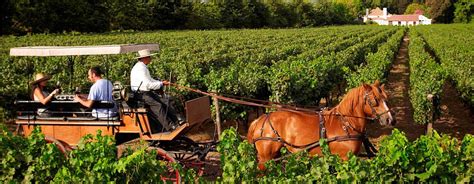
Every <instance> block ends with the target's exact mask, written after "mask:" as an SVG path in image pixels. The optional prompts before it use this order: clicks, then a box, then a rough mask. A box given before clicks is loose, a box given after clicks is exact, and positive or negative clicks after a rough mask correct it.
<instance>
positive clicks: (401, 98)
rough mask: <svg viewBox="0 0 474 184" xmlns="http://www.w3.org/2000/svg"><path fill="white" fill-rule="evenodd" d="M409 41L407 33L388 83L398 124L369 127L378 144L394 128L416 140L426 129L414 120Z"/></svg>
mask: <svg viewBox="0 0 474 184" xmlns="http://www.w3.org/2000/svg"><path fill="white" fill-rule="evenodd" d="M409 42H410V40H409V38H408V36H407V35H405V37H404V38H403V42H402V43H401V46H400V49H399V50H398V54H397V56H396V58H395V61H394V63H393V65H392V69H391V70H390V73H389V75H388V78H387V83H386V89H387V92H388V95H389V105H390V106H391V108H392V109H393V110H394V111H395V114H396V115H395V117H396V120H397V124H396V125H395V126H394V127H382V126H380V125H379V124H376V123H373V124H370V125H369V126H368V127H367V132H368V134H369V137H370V140H371V141H373V143H375V144H376V145H378V142H379V141H380V140H381V138H382V137H384V136H386V135H389V134H391V132H392V129H393V128H397V129H399V130H401V131H403V132H405V135H406V136H407V137H408V139H409V140H415V139H416V138H418V137H419V136H420V135H422V134H424V131H425V127H424V126H422V125H417V124H415V123H414V121H413V109H412V106H411V103H410V98H409V95H408V91H409V89H410V66H409V63H408V62H409V56H408V44H409Z"/></svg>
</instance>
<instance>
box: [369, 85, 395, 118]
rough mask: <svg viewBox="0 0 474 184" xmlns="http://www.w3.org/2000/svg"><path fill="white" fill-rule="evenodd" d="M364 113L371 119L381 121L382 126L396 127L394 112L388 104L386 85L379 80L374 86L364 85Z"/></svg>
mask: <svg viewBox="0 0 474 184" xmlns="http://www.w3.org/2000/svg"><path fill="white" fill-rule="evenodd" d="M363 87H364V90H365V93H364V112H365V114H367V115H368V116H369V117H372V118H374V119H376V120H378V121H379V123H380V124H381V125H395V123H396V120H395V117H394V116H393V115H394V114H393V111H392V110H390V107H389V106H388V103H387V99H388V96H387V93H385V89H384V85H383V84H382V85H380V82H379V81H378V80H377V81H375V83H374V84H372V85H369V84H364V85H363Z"/></svg>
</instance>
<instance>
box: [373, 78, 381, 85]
mask: <svg viewBox="0 0 474 184" xmlns="http://www.w3.org/2000/svg"><path fill="white" fill-rule="evenodd" d="M374 86H375V87H379V86H380V81H379V80H378V79H377V80H375V82H374Z"/></svg>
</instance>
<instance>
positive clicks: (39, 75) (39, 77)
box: [30, 73, 51, 85]
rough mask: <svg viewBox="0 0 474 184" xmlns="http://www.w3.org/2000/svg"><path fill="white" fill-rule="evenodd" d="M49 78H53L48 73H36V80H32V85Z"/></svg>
mask: <svg viewBox="0 0 474 184" xmlns="http://www.w3.org/2000/svg"><path fill="white" fill-rule="evenodd" d="M49 79H51V76H50V75H46V74H43V73H37V74H36V75H35V80H34V81H32V82H30V85H35V84H38V83H40V82H43V81H47V80H49Z"/></svg>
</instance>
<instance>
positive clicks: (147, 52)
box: [135, 49, 156, 59]
mask: <svg viewBox="0 0 474 184" xmlns="http://www.w3.org/2000/svg"><path fill="white" fill-rule="evenodd" d="M154 55H156V53H154V54H152V53H150V50H148V49H144V50H139V51H138V57H136V58H135V59H140V58H144V57H150V56H154Z"/></svg>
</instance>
